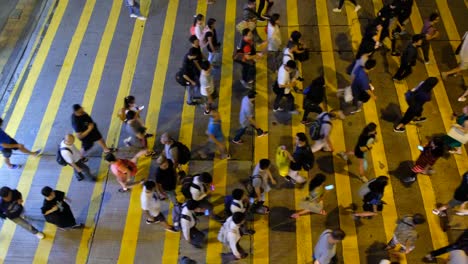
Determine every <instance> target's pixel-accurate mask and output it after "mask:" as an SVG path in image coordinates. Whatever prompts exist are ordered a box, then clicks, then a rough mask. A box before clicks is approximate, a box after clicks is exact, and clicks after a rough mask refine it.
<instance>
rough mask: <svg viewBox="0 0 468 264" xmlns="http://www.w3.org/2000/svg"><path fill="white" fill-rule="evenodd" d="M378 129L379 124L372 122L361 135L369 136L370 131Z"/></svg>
mask: <svg viewBox="0 0 468 264" xmlns="http://www.w3.org/2000/svg"><path fill="white" fill-rule="evenodd" d="M376 129H377V125H376V124H375V123H374V122H370V123H369V124H368V125H367V126H365V127H364V129H363V130H362V132H361V136H367V135H369V133H370V132H373V131H375V130H376Z"/></svg>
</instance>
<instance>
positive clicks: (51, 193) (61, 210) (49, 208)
mask: <svg viewBox="0 0 468 264" xmlns="http://www.w3.org/2000/svg"><path fill="white" fill-rule="evenodd" d="M41 193H42V195H44V197H45V199H44V203H43V204H42V208H41V211H42V214H43V215H44V218H45V219H46V221H47V222H48V223H51V224H54V225H56V226H57V227H58V228H61V229H65V228H73V229H77V228H83V227H84V225H83V224H77V223H76V221H75V217H74V216H73V212H72V211H71V209H70V205H68V203H67V202H66V201H67V200H68V201H70V199H69V198H68V197H66V196H65V193H64V192H61V191H58V190H53V189H52V188H50V187H49V186H45V187H44V188H42V190H41Z"/></svg>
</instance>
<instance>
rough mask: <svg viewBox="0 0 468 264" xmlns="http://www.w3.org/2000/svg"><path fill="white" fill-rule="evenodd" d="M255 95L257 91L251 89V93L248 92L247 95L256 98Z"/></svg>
mask: <svg viewBox="0 0 468 264" xmlns="http://www.w3.org/2000/svg"><path fill="white" fill-rule="evenodd" d="M255 96H257V92H256V91H249V93H248V94H247V97H249V98H250V99H252V98H255Z"/></svg>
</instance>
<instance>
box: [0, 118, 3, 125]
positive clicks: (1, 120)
mask: <svg viewBox="0 0 468 264" xmlns="http://www.w3.org/2000/svg"><path fill="white" fill-rule="evenodd" d="M2 124H3V119H2V118H0V126H2Z"/></svg>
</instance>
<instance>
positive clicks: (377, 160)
mask: <svg viewBox="0 0 468 264" xmlns="http://www.w3.org/2000/svg"><path fill="white" fill-rule="evenodd" d="M374 8H377V7H376V5H374ZM379 9H380V8H379ZM377 12H378V11H377ZM346 13H347V17H348V24H349V25H351V27H350V31H351V39H352V41H351V42H352V47H353V50H355V51H357V49H358V47H359V43H360V41H361V39H362V34H361V28H360V25H359V24H358V23H354V24H353V21H355V20H357V15H356V12H354V10H353V9H352V8H351V7H350V6H346ZM376 89H379V87H376ZM363 110H364V111H363V112H364V118H365V120H366V124H369V123H370V122H374V123H375V124H376V125H377V141H376V143H375V144H374V146H373V149H372V152H371V154H372V165H373V166H372V167H373V169H374V174H375V177H378V176H381V175H384V176H388V163H387V155H386V154H385V147H384V145H383V137H382V132H381V129H382V126H381V125H380V120H379V116H378V115H377V105H376V103H375V101H374V100H373V99H370V100H369V101H368V102H367V103H365V104H364V105H363ZM385 189H386V190H385V193H384V198H383V200H385V202H386V203H387V204H386V206H385V208H386V210H385V215H383V214H382V221H383V225H384V229H385V235H386V238H387V241H389V240H390V239H391V238H392V237H393V230H394V229H395V222H396V220H397V219H398V214H397V210H396V207H395V200H394V197H393V187H392V184H391V181H389V182H388V185H387V187H386V188H385ZM400 262H401V263H406V258H405V256H402V257H401V260H400Z"/></svg>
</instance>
